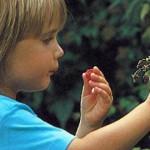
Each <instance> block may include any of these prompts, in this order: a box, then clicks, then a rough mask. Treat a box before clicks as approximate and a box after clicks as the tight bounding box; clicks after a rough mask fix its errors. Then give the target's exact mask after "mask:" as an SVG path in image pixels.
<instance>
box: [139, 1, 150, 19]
mask: <svg viewBox="0 0 150 150" xmlns="http://www.w3.org/2000/svg"><path fill="white" fill-rule="evenodd" d="M149 12H150V4H148V3H146V4H144V5H143V8H142V11H141V17H140V18H141V20H142V21H143V20H144V19H145V17H146V15H148V14H149Z"/></svg>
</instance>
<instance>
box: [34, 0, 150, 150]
mask: <svg viewBox="0 0 150 150" xmlns="http://www.w3.org/2000/svg"><path fill="white" fill-rule="evenodd" d="M66 2H67V5H68V12H69V18H68V21H67V23H66V26H65V28H64V30H63V31H62V32H61V33H60V36H59V41H60V44H61V45H62V47H63V48H64V49H65V56H64V58H63V59H62V60H61V63H60V70H59V72H58V73H57V74H56V75H55V77H54V82H53V86H50V87H49V89H48V90H47V91H45V92H43V95H44V96H43V97H42V95H41V94H38V95H34V99H37V101H36V103H35V101H33V107H34V108H35V109H36V110H38V109H42V110H44V111H46V110H47V111H48V112H49V115H50V116H54V117H56V118H57V121H58V122H59V123H60V124H59V125H60V126H61V127H63V128H66V129H67V130H69V131H73V132H74V131H75V129H76V128H77V124H78V121H79V117H80V116H79V111H80V95H81V90H82V77H81V75H82V73H83V72H84V71H85V70H86V69H87V68H90V67H91V66H94V65H97V66H98V67H99V68H100V69H101V70H102V71H103V72H104V74H105V76H106V78H107V80H108V81H109V83H110V85H111V87H112V90H113V94H114V105H113V107H112V108H111V110H110V112H109V118H110V120H109V119H108V120H107V122H108V123H109V121H110V122H111V121H114V120H116V119H118V118H119V117H120V116H122V115H123V114H125V113H127V112H128V111H130V110H131V109H133V108H134V107H135V106H136V105H137V104H138V103H140V102H141V101H143V100H144V99H145V98H146V96H147V94H148V92H149V89H148V88H147V87H146V86H145V85H143V84H133V81H132V77H131V75H132V74H133V72H134V71H135V70H136V64H137V62H138V60H139V59H141V58H144V57H146V56H148V55H150V1H149V0H105V1H100V0H94V1H90V0H76V1H72V0H67V1H66ZM41 99H43V101H42V102H41ZM41 103H42V105H41ZM48 121H49V122H51V117H50V118H49V120H48ZM57 121H56V122H54V123H57ZM70 121H71V122H72V123H73V124H70ZM147 141H148V138H147V139H146V140H145V143H150V142H147ZM144 146H145V147H144V148H147V147H148V146H150V145H148V144H147V145H144ZM138 147H140V146H138ZM134 150H138V148H135V149H134Z"/></svg>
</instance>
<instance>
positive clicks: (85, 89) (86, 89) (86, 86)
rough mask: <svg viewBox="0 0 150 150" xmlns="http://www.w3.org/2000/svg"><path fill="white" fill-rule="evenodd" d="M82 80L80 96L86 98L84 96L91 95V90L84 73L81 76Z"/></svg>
mask: <svg viewBox="0 0 150 150" xmlns="http://www.w3.org/2000/svg"><path fill="white" fill-rule="evenodd" d="M82 78H83V82H84V85H83V92H82V94H83V96H86V95H88V94H90V93H91V90H92V88H91V86H90V85H89V81H88V79H87V78H86V74H85V73H83V74H82Z"/></svg>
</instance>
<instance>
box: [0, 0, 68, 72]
mask: <svg viewBox="0 0 150 150" xmlns="http://www.w3.org/2000/svg"><path fill="white" fill-rule="evenodd" d="M55 20H57V22H58V25H57V28H58V30H59V29H61V28H62V27H63V25H64V23H65V20H66V6H65V2H64V0H0V66H1V65H2V63H3V61H4V60H5V58H6V57H7V55H8V52H9V51H11V50H12V49H13V48H14V47H15V45H16V43H17V42H18V41H20V40H22V39H23V38H24V37H25V36H26V35H28V34H33V35H40V34H41V33H42V30H43V28H44V27H45V26H47V27H48V26H51V24H52V23H53V22H54V21H55ZM0 70H1V67H0Z"/></svg>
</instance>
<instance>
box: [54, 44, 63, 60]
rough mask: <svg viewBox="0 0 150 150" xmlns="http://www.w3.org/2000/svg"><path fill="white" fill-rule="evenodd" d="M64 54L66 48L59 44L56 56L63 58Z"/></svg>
mask: <svg viewBox="0 0 150 150" xmlns="http://www.w3.org/2000/svg"><path fill="white" fill-rule="evenodd" d="M63 55H64V50H63V49H62V48H61V46H60V45H59V44H58V48H57V51H56V57H57V58H61V57H62V56H63Z"/></svg>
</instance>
